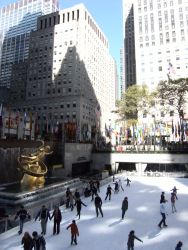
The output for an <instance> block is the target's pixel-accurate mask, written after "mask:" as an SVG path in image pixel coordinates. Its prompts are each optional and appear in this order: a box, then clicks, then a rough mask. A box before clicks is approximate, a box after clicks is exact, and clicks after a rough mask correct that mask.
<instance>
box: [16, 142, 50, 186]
mask: <svg viewBox="0 0 188 250" xmlns="http://www.w3.org/2000/svg"><path fill="white" fill-rule="evenodd" d="M41 142H42V146H40V147H39V148H38V149H37V151H36V152H35V153H32V154H29V155H22V154H21V155H20V157H18V164H19V168H20V169H21V170H22V171H23V173H24V176H23V178H22V180H21V183H22V185H24V186H35V187H43V186H44V182H45V179H44V176H45V174H46V173H47V166H46V165H45V164H44V162H43V159H44V157H45V155H49V154H52V151H50V146H44V141H41Z"/></svg>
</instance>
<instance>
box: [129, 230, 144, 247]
mask: <svg viewBox="0 0 188 250" xmlns="http://www.w3.org/2000/svg"><path fill="white" fill-rule="evenodd" d="M134 233H135V232H134V230H131V231H130V232H129V236H128V241H127V250H134V240H135V239H136V240H138V241H140V242H142V243H143V241H142V240H141V239H139V238H138V237H137V236H136V235H135V234H134Z"/></svg>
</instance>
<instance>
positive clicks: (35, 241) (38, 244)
mask: <svg viewBox="0 0 188 250" xmlns="http://www.w3.org/2000/svg"><path fill="white" fill-rule="evenodd" d="M124 181H125V182H126V187H128V188H129V187H130V183H131V180H130V179H129V178H126V179H125V180H124ZM123 184H124V183H123ZM123 184H122V180H121V178H117V179H116V178H115V176H113V182H112V184H109V185H108V186H107V188H106V195H105V197H101V196H100V181H99V180H96V181H93V180H91V181H89V182H88V183H86V184H85V186H84V196H85V197H91V202H93V203H94V206H95V212H96V217H98V216H99V215H100V216H101V217H104V213H103V210H102V204H103V200H104V201H106V200H109V201H110V200H111V196H112V194H117V193H119V192H122V193H123V194H124V191H125V187H124V185H123ZM177 190H178V189H177V188H176V187H175V186H174V188H173V189H172V190H170V192H171V197H170V202H171V209H172V210H171V212H172V213H175V212H177V209H176V201H177V200H178V196H177ZM81 198H82V197H81V195H80V192H79V190H77V189H76V190H74V192H73V191H72V190H70V188H67V190H66V202H65V207H66V209H70V211H73V210H74V208H76V216H77V219H80V218H81V210H82V206H85V207H87V204H85V203H84V202H83V201H82V199H81ZM167 202H168V199H166V196H165V192H162V193H161V196H160V202H159V203H160V204H159V210H160V214H161V217H162V218H161V220H160V222H159V224H158V227H159V228H160V229H162V228H163V227H164V228H165V227H167V226H168V225H167V224H166V216H167V215H168V213H167V209H166V206H165V204H166V203H167ZM128 207H129V202H128V197H127V196H124V198H123V200H122V204H121V219H122V220H124V217H125V215H126V212H127V210H128ZM17 219H19V225H20V226H19V231H18V234H19V235H21V234H22V233H23V226H24V222H25V221H26V219H31V216H30V214H29V213H28V211H27V210H26V209H25V208H24V206H21V207H20V210H19V211H18V212H17V213H16V216H15V220H17ZM37 220H39V221H40V225H41V233H40V234H39V233H38V232H37V231H33V233H32V234H31V235H30V234H29V233H28V232H24V235H23V237H22V240H21V244H22V245H23V248H24V250H31V249H34V250H45V249H46V240H45V235H46V231H47V224H48V221H49V220H53V235H55V234H59V233H60V224H61V221H62V212H61V210H60V208H59V206H55V208H54V210H53V211H51V212H50V211H49V210H48V208H47V207H46V206H45V205H43V206H42V207H41V208H40V209H39V211H38V213H37V215H36V217H35V221H37ZM66 229H67V230H69V229H70V233H71V245H73V244H75V245H77V244H78V242H77V237H78V236H79V229H78V226H77V224H76V220H75V219H73V220H72V223H70V224H69V225H68V226H67V227H66ZM135 240H138V241H140V242H142V243H143V241H142V240H141V239H140V238H138V236H136V235H135V231H134V230H131V231H130V232H129V234H128V240H127V250H134V241H135ZM182 246H183V243H182V242H181V241H178V243H177V245H176V246H175V250H181V249H182Z"/></svg>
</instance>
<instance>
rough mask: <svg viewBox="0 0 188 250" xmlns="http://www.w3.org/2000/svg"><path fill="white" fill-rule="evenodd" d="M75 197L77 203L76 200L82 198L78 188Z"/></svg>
mask: <svg viewBox="0 0 188 250" xmlns="http://www.w3.org/2000/svg"><path fill="white" fill-rule="evenodd" d="M74 199H75V204H76V201H77V200H78V199H80V192H79V191H78V189H76V190H75V193H74Z"/></svg>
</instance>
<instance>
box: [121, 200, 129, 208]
mask: <svg viewBox="0 0 188 250" xmlns="http://www.w3.org/2000/svg"><path fill="white" fill-rule="evenodd" d="M121 209H122V210H125V211H126V210H127V209H128V200H127V199H124V200H123V202H122V206H121Z"/></svg>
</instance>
